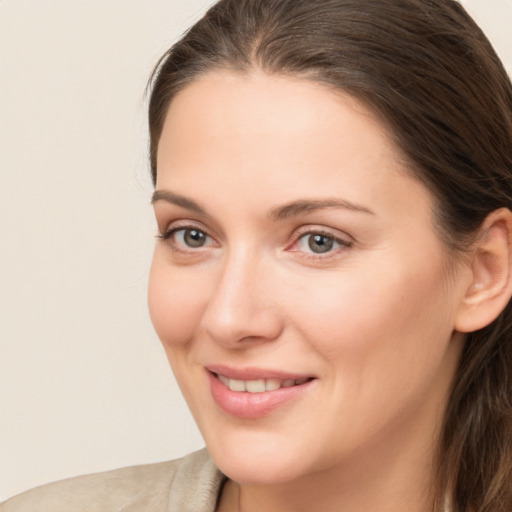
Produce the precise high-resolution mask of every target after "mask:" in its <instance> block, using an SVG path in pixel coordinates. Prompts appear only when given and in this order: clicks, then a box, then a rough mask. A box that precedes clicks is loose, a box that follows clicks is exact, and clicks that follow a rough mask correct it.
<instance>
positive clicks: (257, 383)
mask: <svg viewBox="0 0 512 512" xmlns="http://www.w3.org/2000/svg"><path fill="white" fill-rule="evenodd" d="M217 377H218V378H219V380H220V381H221V382H222V383H223V384H224V385H225V386H226V387H228V388H229V389H231V390H232V391H248V392H249V393H263V392H264V391H275V390H276V389H279V388H289V387H291V386H297V385H299V384H304V383H305V382H307V381H308V380H309V378H308V377H304V378H301V379H286V380H280V379H258V380H237V379H229V378H228V377H225V376H224V375H217Z"/></svg>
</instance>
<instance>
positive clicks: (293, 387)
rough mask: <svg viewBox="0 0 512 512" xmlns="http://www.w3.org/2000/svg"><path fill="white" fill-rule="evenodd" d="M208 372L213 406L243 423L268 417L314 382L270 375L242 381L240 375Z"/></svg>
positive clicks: (256, 373) (252, 377) (247, 373)
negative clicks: (246, 420)
mask: <svg viewBox="0 0 512 512" xmlns="http://www.w3.org/2000/svg"><path fill="white" fill-rule="evenodd" d="M207 370H208V372H207V373H208V378H209V380H210V387H211V392H212V396H213V399H214V401H215V402H216V404H217V405H218V406H219V407H220V408H221V409H222V410H223V411H224V412H226V413H228V414H230V415H232V416H236V417H238V418H242V419H257V418H261V417H263V416H266V415H268V414H270V413H271V412H272V411H273V410H274V409H276V408H277V407H279V406H280V405H282V404H284V403H286V402H289V401H290V400H293V399H295V398H297V397H299V396H301V395H302V394H304V393H305V392H306V391H308V390H309V389H310V388H311V387H312V385H313V384H314V382H315V381H316V379H315V378H314V377H303V376H297V377H295V378H292V376H285V377H284V378H279V377H278V376H277V375H275V376H274V375H272V376H269V377H267V378H261V377H262V375H261V373H262V372H243V373H244V374H246V375H247V377H249V378H245V379H243V378H241V377H244V376H246V375H242V373H241V372H237V371H233V370H229V369H219V371H214V370H213V368H207ZM221 371H222V372H223V373H221ZM251 373H252V375H250V374H251ZM226 374H228V375H229V376H227V375H226ZM236 377H238V378H236ZM256 377H260V378H256Z"/></svg>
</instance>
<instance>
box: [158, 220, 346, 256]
mask: <svg viewBox="0 0 512 512" xmlns="http://www.w3.org/2000/svg"><path fill="white" fill-rule="evenodd" d="M180 231H183V232H184V234H185V233H186V232H187V231H197V232H199V233H202V234H203V235H204V236H205V237H207V238H209V239H210V240H213V237H211V236H210V235H209V234H208V233H207V232H206V231H205V230H203V229H200V228H198V227H196V226H191V225H185V226H176V227H173V228H170V229H168V230H167V231H165V232H164V233H162V234H160V235H157V238H159V239H161V240H163V241H167V242H169V243H170V245H171V248H172V250H173V251H175V252H178V253H182V254H190V253H193V252H196V251H197V249H202V248H203V246H200V247H197V248H193V247H188V248H182V247H180V246H179V245H178V244H177V243H176V242H175V241H174V240H173V237H174V236H175V235H176V234H177V233H179V232H180ZM308 236H322V237H325V238H327V239H329V240H330V241H332V243H335V244H338V246H339V247H337V248H334V249H329V250H327V251H326V252H325V253H314V252H306V251H300V250H293V249H292V248H293V247H294V246H296V245H297V244H298V243H299V242H300V241H301V240H302V239H304V238H306V237H308ZM352 245H353V242H352V241H348V240H344V239H342V238H339V237H336V236H335V235H334V234H333V233H331V232H329V231H326V230H321V229H311V228H307V229H304V230H303V231H299V232H297V234H296V235H295V236H294V239H293V242H292V243H291V244H290V245H288V246H287V249H288V250H289V251H290V252H296V253H301V254H302V257H304V258H306V259H311V260H319V259H327V258H329V257H334V256H335V255H337V254H338V252H339V251H340V250H346V249H349V248H350V247H352Z"/></svg>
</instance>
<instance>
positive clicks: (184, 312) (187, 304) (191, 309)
mask: <svg viewBox="0 0 512 512" xmlns="http://www.w3.org/2000/svg"><path fill="white" fill-rule="evenodd" d="M204 284H205V283H202V284H201V282H196V281H194V280H191V276H189V275H188V274H187V273H182V272H177V271H176V270H175V269H173V268H172V267H171V266H170V265H168V264H166V262H165V261H162V258H161V256H159V255H158V253H155V256H154V258H153V263H152V265H151V272H150V276H149V286H148V305H149V313H150V316H151V321H152V322H153V326H154V328H155V331H156V333H157V335H158V337H159V338H160V341H161V342H162V343H163V345H164V347H165V349H166V350H167V349H168V348H171V347H175V346H183V345H186V344H187V343H189V342H190V340H191V339H192V337H193V335H194V332H195V331H196V329H197V326H198V325H199V323H200V319H201V316H202V314H203V311H204V309H205V307H206V305H207V302H208V298H207V294H206V293H205V290H204Z"/></svg>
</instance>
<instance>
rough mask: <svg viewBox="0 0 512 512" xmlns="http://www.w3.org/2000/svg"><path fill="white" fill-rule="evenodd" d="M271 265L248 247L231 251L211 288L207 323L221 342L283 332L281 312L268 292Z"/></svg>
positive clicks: (206, 325) (225, 342) (208, 329)
mask: <svg viewBox="0 0 512 512" xmlns="http://www.w3.org/2000/svg"><path fill="white" fill-rule="evenodd" d="M269 280H270V276H269V269H268V265H266V264H265V261H264V260H263V258H262V256H261V255H258V253H257V252H255V251H252V250H250V248H248V247H244V248H238V249H236V250H231V251H229V252H228V253H227V254H226V256H225V258H224V260H223V263H222V269H221V271H220V272H219V277H218V279H217V281H216V282H215V285H214V288H213V290H212V292H211V295H210V299H209V302H208V306H207V308H206V310H205V313H204V316H203V327H204V329H205V330H206V331H207V333H208V334H209V335H210V336H211V337H212V338H214V339H215V340H216V341H217V342H219V343H222V344H227V345H233V344H234V345H237V344H238V342H240V341H243V340H246V341H247V340H249V339H251V340H256V339H259V340H271V339H274V338H276V337H277V336H278V335H279V332H280V329H281V322H280V320H279V313H278V311H277V309H276V308H275V307H273V306H272V304H270V303H269V294H268V293H266V290H267V284H268V282H269Z"/></svg>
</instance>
